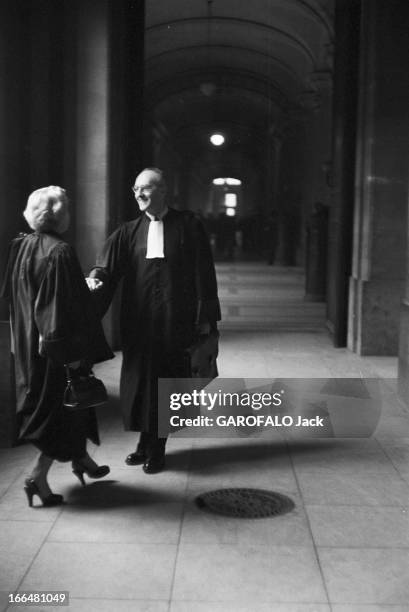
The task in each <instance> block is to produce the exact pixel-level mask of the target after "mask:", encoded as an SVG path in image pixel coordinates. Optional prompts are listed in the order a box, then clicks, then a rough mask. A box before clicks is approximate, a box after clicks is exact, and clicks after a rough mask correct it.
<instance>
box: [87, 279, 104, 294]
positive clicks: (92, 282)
mask: <svg viewBox="0 0 409 612" xmlns="http://www.w3.org/2000/svg"><path fill="white" fill-rule="evenodd" d="M85 281H86V283H87V285H88V289H89V290H90V291H96V290H97V289H99V288H100V287H102V285H103V282H102V281H100V280H99V279H98V278H90V277H89V276H87V278H86V279H85Z"/></svg>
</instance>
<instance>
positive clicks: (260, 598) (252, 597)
mask: <svg viewBox="0 0 409 612" xmlns="http://www.w3.org/2000/svg"><path fill="white" fill-rule="evenodd" d="M173 599H175V600H193V601H195V600H198V601H208V600H215V601H226V602H231V603H233V602H240V603H241V604H244V603H246V604H249V603H252V604H253V605H254V606H255V608H256V607H257V605H258V603H266V602H281V603H285V602H295V603H302V602H305V603H308V602H311V601H312V602H317V603H327V598H326V594H325V590H324V586H323V583H322V579H321V574H320V571H319V567H318V564H317V561H316V558H315V555H314V552H313V551H312V550H311V549H310V548H301V547H298V548H295V547H294V548H291V547H285V546H277V547H272V546H265V547H262V549H261V547H257V546H230V545H204V544H202V545H201V546H200V553H199V551H198V549H197V546H195V545H192V544H184V545H181V546H180V547H179V553H178V560H177V566H176V575H175V583H174V588H173Z"/></svg>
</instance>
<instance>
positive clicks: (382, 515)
mask: <svg viewBox="0 0 409 612" xmlns="http://www.w3.org/2000/svg"><path fill="white" fill-rule="evenodd" d="M306 512H307V514H308V517H309V520H310V525H311V530H312V533H313V537H314V541H315V543H316V545H317V546H325V547H327V546H328V547H329V546H339V547H353V548H355V547H358V548H372V547H387V548H393V547H395V548H409V508H390V507H389V508H388V507H386V508H384V507H368V506H362V507H359V506H307V507H306Z"/></svg>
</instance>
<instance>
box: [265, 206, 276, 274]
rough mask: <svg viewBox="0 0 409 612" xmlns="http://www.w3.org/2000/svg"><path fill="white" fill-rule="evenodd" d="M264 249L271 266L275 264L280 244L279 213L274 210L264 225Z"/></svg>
mask: <svg viewBox="0 0 409 612" xmlns="http://www.w3.org/2000/svg"><path fill="white" fill-rule="evenodd" d="M263 229H264V250H265V254H266V259H267V263H268V265H269V266H272V265H274V263H275V259H276V252H277V246H278V229H279V228H278V213H277V211H276V210H272V211H271V213H270V216H269V217H268V219H267V221H266V223H265V225H264V228H263Z"/></svg>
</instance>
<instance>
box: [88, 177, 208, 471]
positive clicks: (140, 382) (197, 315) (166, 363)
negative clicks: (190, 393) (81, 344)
mask: <svg viewBox="0 0 409 612" xmlns="http://www.w3.org/2000/svg"><path fill="white" fill-rule="evenodd" d="M132 191H133V193H134V196H135V199H136V201H137V204H138V206H139V210H140V211H141V213H142V215H140V216H139V217H138V218H137V219H135V220H134V221H130V222H128V223H124V224H123V225H122V226H121V227H119V229H117V230H116V231H115V232H114V233H113V234H112V235H111V236H110V237H109V238H108V240H107V241H106V243H105V245H104V247H103V249H102V252H101V254H100V256H99V257H98V259H97V264H96V267H95V268H94V269H93V270H92V272H91V274H90V278H89V279H88V284H89V287H90V288H91V289H92V290H95V291H97V293H96V297H97V298H99V299H100V303H101V311H102V312H104V311H105V310H106V309H107V308H108V306H109V304H110V302H111V300H112V297H113V295H114V293H115V290H116V287H117V286H118V283H119V281H120V280H121V279H123V288H122V305H121V320H120V323H121V338H122V350H123V362H122V369H121V381H120V395H121V406H122V411H123V419H124V425H125V429H126V430H130V431H139V432H141V434H140V437H139V443H138V445H137V447H136V451H135V452H133V453H131V454H130V455H128V456H127V458H126V460H125V461H126V463H127V464H128V465H138V464H143V470H144V472H145V473H146V474H154V473H156V472H160V471H161V470H162V469H163V467H164V465H165V443H166V438H159V437H158V388H157V385H158V378H161V377H162V378H184V377H186V376H189V374H188V373H187V372H186V356H185V350H186V349H187V348H188V347H189V346H191V345H192V343H193V341H194V339H195V337H196V336H197V334H209V333H210V331H211V330H213V329H216V325H217V321H218V320H219V319H220V306H219V300H218V297H217V284H216V275H215V270H214V264H213V259H212V254H211V249H210V245H209V240H208V237H207V234H206V232H205V230H204V227H203V224H202V222H201V221H200V219H199V218H198V217H197V215H195V214H194V213H192V212H190V211H178V210H175V209H173V208H168V206H167V205H166V202H165V197H166V183H165V180H164V176H163V173H162V171H161V170H160V169H158V168H146V169H145V170H143V171H142V172H141V173H140V174H139V175H138V176H137V177H136V180H135V184H134V186H133V187H132Z"/></svg>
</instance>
